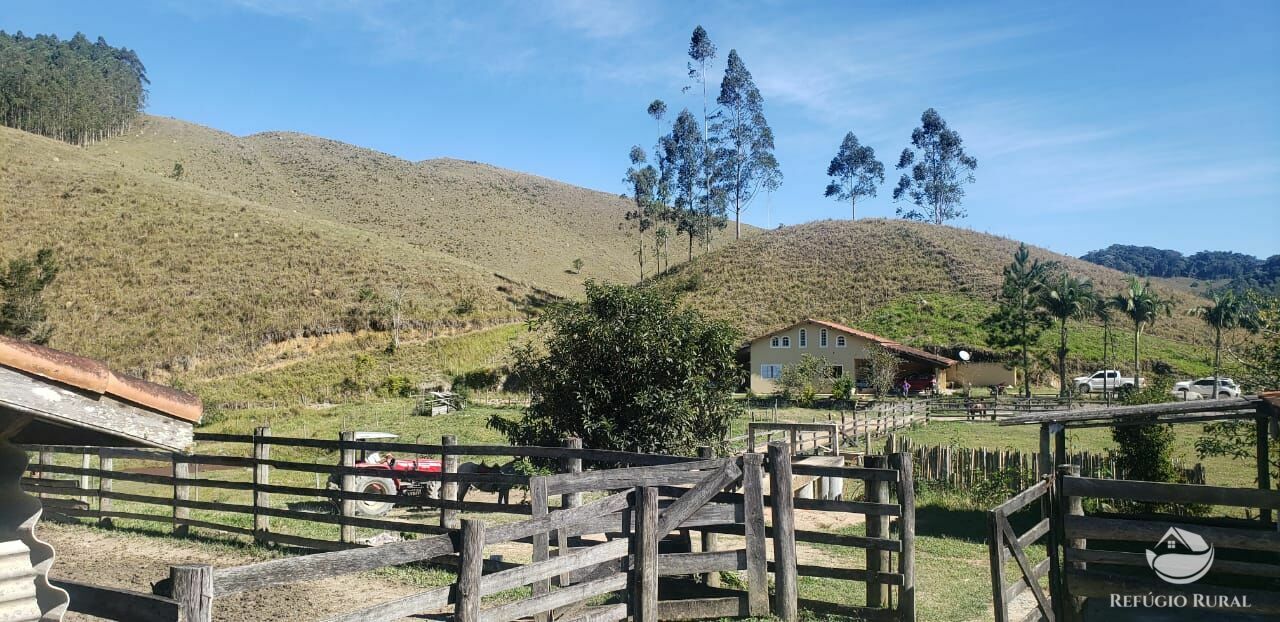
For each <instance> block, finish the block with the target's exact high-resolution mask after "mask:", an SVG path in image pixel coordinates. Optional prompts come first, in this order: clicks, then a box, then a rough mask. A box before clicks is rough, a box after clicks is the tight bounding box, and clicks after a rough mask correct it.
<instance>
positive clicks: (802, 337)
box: [800, 328, 809, 348]
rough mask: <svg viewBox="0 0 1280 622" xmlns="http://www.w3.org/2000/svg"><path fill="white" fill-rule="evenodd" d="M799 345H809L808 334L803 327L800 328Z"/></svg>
mask: <svg viewBox="0 0 1280 622" xmlns="http://www.w3.org/2000/svg"><path fill="white" fill-rule="evenodd" d="M800 347H801V348H807V347H809V339H808V335H807V334H806V333H805V331H804V329H803V328H801V329H800Z"/></svg>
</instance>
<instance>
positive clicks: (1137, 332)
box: [1111, 277, 1173, 389]
mask: <svg viewBox="0 0 1280 622" xmlns="http://www.w3.org/2000/svg"><path fill="white" fill-rule="evenodd" d="M1111 306H1112V307H1113V308H1115V309H1116V310H1117V311H1119V312H1120V313H1121V314H1123V315H1124V316H1125V317H1127V318H1129V320H1130V321H1132V322H1133V386H1134V388H1135V389H1140V388H1142V387H1141V385H1142V382H1141V379H1140V378H1141V376H1142V359H1141V358H1140V357H1139V352H1140V347H1141V345H1140V344H1141V341H1142V331H1143V330H1144V329H1146V328H1147V327H1149V326H1151V325H1152V324H1155V323H1156V318H1158V317H1160V314H1161V313H1162V312H1163V313H1164V314H1165V315H1166V316H1167V315H1172V314H1173V312H1172V309H1173V304H1172V303H1170V302H1169V301H1168V300H1165V299H1164V298H1161V297H1160V296H1159V295H1158V294H1156V293H1155V292H1153V291H1151V281H1150V280H1147V281H1146V282H1144V283H1139V282H1138V278H1137V277H1129V286H1128V287H1127V288H1125V289H1124V290H1122V291H1121V292H1120V293H1118V294H1116V295H1114V296H1112V297H1111Z"/></svg>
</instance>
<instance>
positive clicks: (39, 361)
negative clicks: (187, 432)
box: [0, 336, 204, 423]
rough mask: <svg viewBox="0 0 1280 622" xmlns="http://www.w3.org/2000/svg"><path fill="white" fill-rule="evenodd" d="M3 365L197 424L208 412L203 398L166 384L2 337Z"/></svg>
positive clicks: (87, 359)
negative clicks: (203, 414) (202, 402)
mask: <svg viewBox="0 0 1280 622" xmlns="http://www.w3.org/2000/svg"><path fill="white" fill-rule="evenodd" d="M0 365H3V366H5V367H9V368H12V369H16V370H19V371H23V372H26V373H28V374H34V375H36V376H40V377H42V378H48V379H49V380H53V381H55V382H60V383H62V384H67V385H71V386H73V387H76V388H77V389H81V390H84V391H89V392H92V393H97V394H98V395H110V396H112V397H115V398H119V399H121V400H124V401H127V402H132V403H134V404H137V405H139V406H144V407H146V408H150V409H151V410H155V411H158V412H161V413H164V414H166V415H169V416H171V417H176V418H178V419H183V420H186V421H190V422H192V423H196V422H199V421H200V416H201V414H202V413H203V411H204V405H203V404H201V402H200V398H199V397H196V396H195V395H191V394H190V393H184V392H182V391H178V390H176V389H172V388H170V387H166V386H164V385H159V384H155V383H154V382H147V381H145V380H142V379H141V378H134V377H133V376H128V375H125V374H117V373H115V372H113V371H111V370H110V369H107V366H106V365H104V364H102V363H101V362H100V361H95V360H93V359H90V358H85V357H83V356H76V355H74V354H70V353H67V352H62V351H60V350H54V349H52V348H46V347H44V346H38V345H35V344H31V343H27V342H25V341H19V340H17V339H10V338H8V337H3V336H0Z"/></svg>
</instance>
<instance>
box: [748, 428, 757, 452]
mask: <svg viewBox="0 0 1280 622" xmlns="http://www.w3.org/2000/svg"><path fill="white" fill-rule="evenodd" d="M747 453H749V454H753V453H756V424H755V422H751V423H748V424H747Z"/></svg>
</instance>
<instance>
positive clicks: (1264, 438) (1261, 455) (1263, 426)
mask: <svg viewBox="0 0 1280 622" xmlns="http://www.w3.org/2000/svg"><path fill="white" fill-rule="evenodd" d="M1265 408H1266V406H1259V407H1258V414H1259V415H1262V414H1265V413H1264V409H1265ZM1267 423H1268V417H1265V416H1260V417H1258V418H1257V419H1256V420H1255V421H1254V425H1255V428H1254V430H1255V431H1256V432H1257V445H1258V446H1257V451H1256V453H1255V459H1256V460H1257V463H1258V465H1257V466H1258V489H1260V490H1271V453H1270V451H1269V450H1268V447H1267V443H1268V440H1269V438H1270V434H1269V432H1268V430H1267V427H1268V426H1267ZM1258 516H1259V517H1260V518H1261V519H1262V523H1263V524H1264V525H1270V524H1271V508H1261V509H1259V510H1258Z"/></svg>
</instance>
